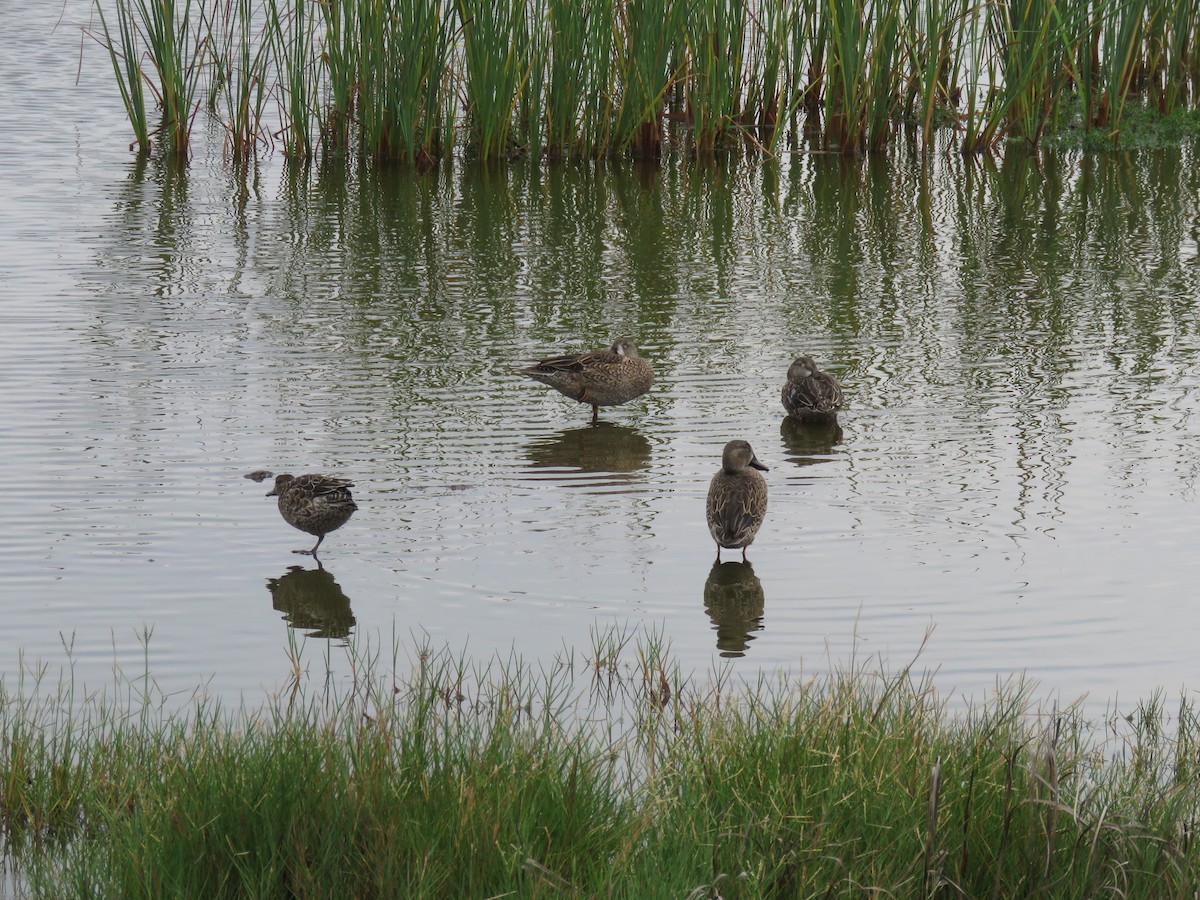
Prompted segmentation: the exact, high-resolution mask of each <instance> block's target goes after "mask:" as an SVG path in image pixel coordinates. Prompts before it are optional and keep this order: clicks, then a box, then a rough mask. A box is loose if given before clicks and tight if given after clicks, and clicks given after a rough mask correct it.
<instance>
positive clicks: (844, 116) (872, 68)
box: [824, 0, 901, 153]
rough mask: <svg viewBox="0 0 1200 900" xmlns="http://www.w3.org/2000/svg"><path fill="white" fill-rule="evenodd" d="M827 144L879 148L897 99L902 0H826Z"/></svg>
mask: <svg viewBox="0 0 1200 900" xmlns="http://www.w3.org/2000/svg"><path fill="white" fill-rule="evenodd" d="M825 11H826V13H827V15H828V17H829V31H828V60H827V62H826V66H827V70H828V71H827V74H826V78H825V98H824V99H825V103H824V108H825V133H824V144H825V147H826V148H828V149H832V150H838V151H840V152H843V153H853V152H856V151H858V150H861V149H864V148H865V149H871V150H878V149H881V148H882V147H883V145H884V144H885V143H886V141H887V138H888V136H889V133H890V128H891V121H892V117H893V112H894V110H895V107H896V104H897V82H898V71H897V67H896V66H895V64H894V62H895V55H896V45H897V38H898V34H899V18H900V14H901V6H900V0H826V3H825Z"/></svg>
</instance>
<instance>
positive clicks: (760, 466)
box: [750, 459, 771, 472]
mask: <svg viewBox="0 0 1200 900" xmlns="http://www.w3.org/2000/svg"><path fill="white" fill-rule="evenodd" d="M750 467H751V468H752V469H758V471H760V472H770V471H771V470H770V469H768V468H767V467H766V466H764V465H763V464H762V463H760V462H759V461H758V460H757V459H752V460H750Z"/></svg>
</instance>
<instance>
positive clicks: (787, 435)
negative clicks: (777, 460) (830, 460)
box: [779, 416, 842, 466]
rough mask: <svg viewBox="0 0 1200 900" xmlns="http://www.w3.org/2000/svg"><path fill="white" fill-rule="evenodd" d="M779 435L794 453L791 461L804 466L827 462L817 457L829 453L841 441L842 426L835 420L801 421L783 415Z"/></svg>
mask: <svg viewBox="0 0 1200 900" xmlns="http://www.w3.org/2000/svg"><path fill="white" fill-rule="evenodd" d="M779 436H780V437H781V438H783V443H784V445H785V446H786V447H787V448H788V450H789V451H791V452H792V453H793V454H795V455H794V456H793V457H792V460H793V462H795V463H797V464H799V465H802V466H806V465H809V464H811V463H816V462H827V460H823V459H820V458H819V457H822V456H829V455H831V454H832V453H833V448H834V447H836V446H837V445H838V444H840V443H841V442H842V426H841V425H839V424H838V423H837V422H802V421H800V420H799V419H797V418H795V417H794V416H784V417H783V421H782V422H781V423H780V425H779ZM814 457H816V458H814Z"/></svg>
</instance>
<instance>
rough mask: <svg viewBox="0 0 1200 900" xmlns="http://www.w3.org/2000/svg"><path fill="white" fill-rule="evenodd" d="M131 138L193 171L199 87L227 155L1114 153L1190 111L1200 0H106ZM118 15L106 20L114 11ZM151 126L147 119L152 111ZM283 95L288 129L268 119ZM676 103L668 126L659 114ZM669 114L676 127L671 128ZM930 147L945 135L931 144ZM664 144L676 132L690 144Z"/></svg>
mask: <svg viewBox="0 0 1200 900" xmlns="http://www.w3.org/2000/svg"><path fill="white" fill-rule="evenodd" d="M96 9H97V11H98V13H99V22H100V27H99V29H98V30H95V31H94V32H93V36H94V37H95V38H96V39H97V41H98V42H99V43H100V44H101V45H102V46H103V47H104V48H105V50H106V52H107V54H108V56H109V61H110V65H111V67H112V70H113V74H114V77H115V79H116V81H117V85H118V89H119V90H120V92H121V98H122V103H123V104H124V106H125V109H126V113H127V115H128V117H129V120H130V123H131V125H132V127H133V131H134V142H135V144H136V145H137V146H138V147H139V148H140V149H141V150H143V151H145V150H147V149H149V147H150V144H151V141H152V138H153V137H154V136H155V135H156V134H161V135H162V136H163V137H162V139H161V140H160V141H159V144H160V145H161V146H162V147H163V148H164V150H166V151H168V152H174V153H176V154H177V155H178V156H179V157H180V158H186V157H187V152H188V137H189V135H190V131H191V126H192V122H193V118H194V116H195V113H196V110H197V109H198V104H197V103H196V102H195V98H196V95H197V94H196V92H197V89H198V86H199V85H200V83H201V81H202V80H203V78H207V79H208V86H209V96H210V103H209V107H210V109H211V110H213V112H214V115H217V116H219V117H220V118H221V119H222V124H223V126H224V127H225V129H226V131H227V133H228V135H229V137H230V144H231V146H232V149H233V154H234V156H235V157H242V156H244V155H247V154H251V153H254V152H256V151H257V150H258V149H260V148H262V147H265V146H269V145H274V144H275V143H276V142H278V143H279V144H280V145H281V146H282V148H283V150H284V152H285V153H286V154H287V156H288V157H289V158H290V159H295V160H300V161H305V160H308V159H311V158H312V157H313V156H314V155H315V154H316V153H317V151H318V149H320V150H321V151H323V152H327V153H343V152H348V153H354V154H358V155H360V156H362V157H365V158H369V159H374V160H376V161H390V160H398V161H402V162H406V163H410V164H414V165H417V166H420V167H424V166H428V165H429V164H431V163H432V162H433V161H435V160H436V159H439V158H442V157H445V156H447V155H449V154H450V153H451V152H452V151H453V149H454V147H455V146H456V144H458V143H460V142H459V140H458V137H457V133H458V132H461V133H462V136H463V140H462V141H461V145H462V146H463V147H464V148H465V149H466V150H468V151H469V152H470V153H471V154H472V155H473V156H476V157H478V158H481V159H485V160H491V159H501V158H511V157H515V156H526V155H528V156H531V157H533V158H540V157H541V156H543V155H546V156H549V157H552V158H565V157H575V158H585V157H599V156H621V155H628V156H632V157H636V158H649V159H653V158H657V157H658V156H660V155H661V153H662V151H663V146H664V140H666V139H667V138H668V136H670V137H671V142H672V144H673V145H675V146H685V147H687V148H688V149H690V151H691V152H692V153H693V154H700V155H707V154H711V153H712V152H715V151H716V150H718V149H742V148H744V149H748V150H750V151H751V152H763V151H765V152H768V153H770V152H777V151H778V149H779V139H780V136H781V134H782V133H784V132H783V131H781V129H779V128H778V125H779V123H780V122H781V121H786V122H787V123H788V125H789V127H788V129H787V130H786V133H787V134H789V135H791V136H792V140H793V146H798V144H799V140H798V139H797V138H795V134H796V130H797V129H796V126H797V124H798V122H799V120H800V117H801V115H803V122H804V128H805V132H806V139H810V140H811V141H812V143H813V144H814V145H817V146H820V147H821V148H822V149H823V150H825V151H835V152H842V153H848V154H855V153H862V152H878V151H881V150H883V149H885V147H886V146H887V145H889V144H890V143H891V142H892V141H893V140H894V139H895V137H896V135H897V133H898V131H899V130H900V127H901V126H903V125H913V126H916V127H915V129H913V130H914V131H915V133H916V135H917V136H918V137H919V141H920V145H921V146H922V147H924V148H925V149H926V150H930V151H932V150H934V149H935V148H937V147H945V146H947V144H948V143H949V142H948V141H947V140H946V139H945V137H944V135H945V134H951V135H953V136H954V138H955V140H954V142H953V143H955V144H956V146H957V149H959V150H960V151H961V152H964V153H978V152H990V151H994V150H998V149H1000V148H1002V147H1003V146H1004V144H1005V143H1006V142H1007V141H1010V140H1011V141H1014V142H1017V143H1020V144H1022V145H1024V146H1025V147H1029V148H1036V147H1038V146H1039V145H1040V144H1041V143H1042V141H1043V139H1044V137H1045V135H1046V134H1047V133H1048V132H1061V131H1063V130H1068V129H1071V128H1074V127H1082V128H1084V129H1087V130H1092V129H1094V130H1096V131H1098V132H1100V133H1101V134H1102V135H1104V136H1106V137H1107V138H1108V139H1109V140H1110V142H1112V143H1115V144H1118V145H1119V144H1120V134H1121V128H1122V124H1123V118H1124V114H1125V110H1126V109H1127V108H1129V107H1130V106H1131V105H1145V104H1151V105H1153V106H1154V107H1155V108H1157V109H1158V111H1159V112H1160V113H1161V114H1164V115H1169V114H1171V113H1173V112H1175V111H1176V110H1178V109H1180V108H1189V106H1188V104H1191V107H1190V108H1194V106H1195V100H1196V93H1197V91H1196V85H1197V82H1198V81H1200V53H1198V52H1197V47H1198V46H1200V11H1198V8H1197V5H1196V4H1195V3H1194V2H1190V0H1022V2H1020V3H1014V2H1010V0H979V2H973V0H790V2H785V0H581V2H566V0H501V2H491V0H487V2H485V0H362V2H355V0H153V2H152V0H96ZM106 10H108V11H107V12H106ZM150 96H153V97H154V99H155V101H157V105H158V106H159V108H160V109H161V111H162V124H161V125H160V126H159V127H158V128H156V129H155V128H151V126H150V121H149V120H150V110H148V108H147V107H148V100H149V97H150ZM272 100H273V102H274V104H275V113H276V114H277V116H278V126H277V127H276V128H273V129H271V130H270V133H269V134H268V130H267V129H264V128H263V125H262V123H263V121H264V119H265V117H266V114H267V107H268V106H269V105H270V103H271V101H272ZM668 111H669V112H670V115H668ZM673 123H674V124H673ZM939 133H941V136H940V135H939ZM675 135H678V139H677V138H676V136H675Z"/></svg>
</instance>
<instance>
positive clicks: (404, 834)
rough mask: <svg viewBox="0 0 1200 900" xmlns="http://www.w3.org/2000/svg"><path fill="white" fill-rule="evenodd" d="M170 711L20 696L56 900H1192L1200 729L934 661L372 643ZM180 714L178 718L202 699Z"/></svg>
mask: <svg viewBox="0 0 1200 900" xmlns="http://www.w3.org/2000/svg"><path fill="white" fill-rule="evenodd" d="M293 652H294V653H295V655H294V663H295V667H296V668H295V671H296V678H295V682H294V684H293V687H292V690H287V691H284V692H282V693H281V694H280V695H279V696H277V697H276V698H275V700H274V701H273V703H271V704H269V705H268V707H267V708H266V709H265V710H258V711H248V710H247V709H245V708H242V709H239V710H236V711H231V710H227V709H223V708H221V706H220V705H219V704H216V703H213V702H212V701H210V700H205V699H195V700H194V702H192V703H191V704H190V705H189V704H184V708H183V710H182V711H181V712H174V713H168V712H166V711H165V710H166V709H167V708H168V706H169V704H167V703H166V702H165V700H166V698H164V697H162V696H161V695H159V694H158V693H157V692H156V690H155V688H154V686H153V680H152V678H151V677H150V674H149V673H144V674H143V675H142V676H140V677H137V678H134V679H130V680H128V681H125V680H122V679H120V678H118V679H117V680H116V681H115V682H114V684H113V685H112V686H111V687H110V689H109V690H108V691H101V692H97V693H89V694H86V695H80V694H79V693H77V691H78V688H77V686H76V685H75V684H74V683H73V679H72V677H71V675H70V673H69V670H68V672H67V674H66V675H65V676H64V677H63V679H62V680H61V681H60V682H59V683H58V684H57V685H55V684H53V683H52V682H51V680H50V679H49V678H47V673H46V672H45V671H44V670H42V671H40V672H38V673H30V675H29V677H28V678H27V679H23V680H21V681H20V682H19V683H16V684H13V683H5V684H4V685H3V694H2V695H0V727H3V729H4V733H5V738H6V739H5V741H4V742H3V744H2V751H0V789H2V793H0V825H2V827H3V831H4V837H5V840H6V842H7V846H8V848H9V851H10V853H12V854H13V855H14V857H15V859H16V861H17V862H18V864H19V865H20V867H21V870H22V872H23V874H24V875H25V876H26V877H27V881H28V887H29V889H30V892H31V893H32V894H33V895H35V896H45V897H51V896H113V897H116V896H120V897H136V896H172V897H208V898H211V897H241V896H254V897H274V896H280V897H282V896H301V897H313V896H406V897H434V896H438V897H445V896H460V897H466V896H474V897H484V896H558V895H563V894H565V895H581V896H597V895H605V896H631V897H632V896H637V897H651V896H661V897H684V896H690V897H715V896H723V897H768V896H788V897H800V896H826V897H829V896H861V895H862V894H863V893H864V892H873V891H878V892H881V893H884V894H887V895H891V896H970V897H987V896H993V897H1014V896H1030V895H1033V894H1037V893H1043V894H1046V895H1048V896H1055V897H1075V896H1078V897H1087V896H1096V895H1097V894H1099V893H1102V892H1103V891H1104V890H1106V889H1119V890H1120V891H1121V894H1122V895H1123V896H1127V897H1148V896H1184V895H1190V894H1191V893H1193V892H1194V891H1195V890H1196V889H1197V887H1198V886H1200V859H1198V855H1200V850H1198V849H1197V845H1196V842H1195V841H1194V839H1193V829H1194V825H1195V821H1196V815H1197V812H1198V803H1197V800H1198V798H1197V790H1196V769H1195V766H1196V759H1197V754H1198V751H1200V745H1198V734H1200V730H1198V726H1200V720H1198V719H1197V716H1196V711H1195V709H1194V707H1193V705H1192V704H1191V703H1190V702H1187V701H1185V702H1183V703H1181V704H1180V705H1179V706H1178V708H1177V709H1171V708H1169V707H1168V705H1167V704H1166V702H1165V701H1164V699H1163V697H1162V696H1157V697H1154V698H1150V699H1149V700H1146V701H1144V702H1142V703H1141V704H1140V705H1139V706H1138V707H1137V708H1136V709H1134V710H1132V711H1130V712H1128V714H1125V715H1118V714H1117V713H1116V712H1115V711H1114V712H1110V714H1109V715H1108V716H1106V717H1105V718H1104V719H1102V720H1099V721H1091V722H1089V721H1087V720H1086V719H1085V718H1084V716H1083V715H1082V713H1081V711H1080V710H1079V709H1077V708H1074V707H1072V708H1063V709H1058V708H1055V707H1054V706H1047V707H1045V708H1040V709H1039V708H1038V707H1037V705H1036V703H1035V702H1034V689H1033V688H1032V686H1030V685H1028V684H1022V683H1020V682H1010V683H1005V684H998V685H997V687H996V690H995V691H994V693H993V695H992V696H991V697H988V698H986V699H981V700H980V702H977V703H975V704H972V705H970V706H969V708H967V709H963V708H960V707H955V706H950V705H948V704H947V698H945V697H941V696H939V695H938V693H937V692H936V690H935V689H934V687H933V685H932V683H931V681H930V680H929V678H928V676H927V675H922V674H920V673H919V671H918V670H917V669H916V668H915V667H914V666H913V665H910V666H907V667H904V668H902V669H901V670H900V671H896V672H892V673H890V674H887V673H884V671H883V667H882V666H880V665H878V663H879V661H878V660H859V661H857V662H854V661H852V662H851V663H850V665H849V666H848V667H847V668H845V669H843V670H840V671H838V670H835V671H833V672H832V673H830V674H827V675H823V676H820V677H813V678H806V677H803V676H789V677H780V678H778V679H768V678H763V679H761V680H759V681H758V682H757V683H756V684H749V685H747V684H744V683H738V682H735V681H734V680H732V679H731V677H730V670H728V669H722V670H716V671H714V672H713V673H712V674H710V675H709V676H695V675H692V676H685V675H684V674H683V673H682V672H681V671H680V669H679V667H678V666H677V665H675V664H674V663H673V662H672V659H671V654H670V650H669V648H668V647H667V646H665V645H664V643H663V642H662V640H661V638H659V637H657V636H656V635H654V634H646V633H642V634H639V635H634V634H632V633H630V632H628V631H625V632H619V631H608V632H605V633H597V634H596V635H594V638H593V644H592V647H591V649H590V650H589V651H583V652H579V653H575V652H572V651H563V652H562V653H560V654H559V656H558V657H557V659H555V660H554V661H553V662H552V663H549V664H542V665H540V666H538V665H530V664H528V663H526V662H525V661H523V660H521V659H519V658H516V657H510V658H507V659H494V660H492V661H491V662H490V663H489V662H484V663H479V662H475V661H471V660H470V659H468V658H466V657H465V656H461V655H454V654H452V653H449V652H446V651H445V650H443V651H440V652H439V651H434V650H433V649H432V648H430V647H429V646H428V645H425V646H417V647H415V648H414V649H413V652H412V653H411V655H410V656H406V655H405V653H403V652H400V650H399V649H393V650H392V652H391V655H390V656H389V655H388V654H387V653H384V654H382V655H381V654H380V653H379V648H375V649H371V648H366V647H364V646H361V645H359V646H358V647H357V648H355V649H353V650H351V651H350V652H351V654H352V655H353V656H354V663H355V668H356V678H355V680H354V682H353V684H352V686H351V687H350V688H348V689H345V690H342V689H337V688H334V687H331V686H330V685H328V684H327V685H326V687H325V688H323V689H321V688H318V689H317V695H315V696H309V695H307V694H306V691H308V690H310V689H311V688H305V687H304V686H303V685H305V684H310V685H311V683H312V682H310V681H308V680H307V679H306V678H305V677H304V676H303V675H302V672H303V670H304V668H306V665H307V661H305V660H302V659H301V658H300V654H299V653H298V652H296V651H295V649H294V648H293ZM176 708H177V709H178V707H176Z"/></svg>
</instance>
